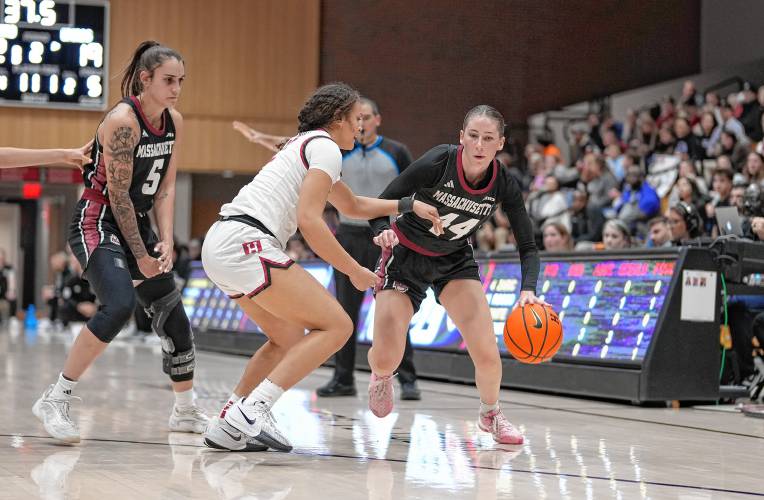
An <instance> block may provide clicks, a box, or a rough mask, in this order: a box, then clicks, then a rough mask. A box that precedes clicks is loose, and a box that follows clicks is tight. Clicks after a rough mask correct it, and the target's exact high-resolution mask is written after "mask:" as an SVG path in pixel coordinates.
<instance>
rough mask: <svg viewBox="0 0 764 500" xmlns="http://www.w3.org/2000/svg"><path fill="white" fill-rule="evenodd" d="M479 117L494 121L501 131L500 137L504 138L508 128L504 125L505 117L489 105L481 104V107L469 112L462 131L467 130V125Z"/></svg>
mask: <svg viewBox="0 0 764 500" xmlns="http://www.w3.org/2000/svg"><path fill="white" fill-rule="evenodd" d="M478 116H487V117H488V118H490V119H491V120H494V121H495V122H496V127H497V128H498V129H499V135H501V137H504V128H505V127H506V124H505V123H504V117H503V116H502V115H501V113H499V111H498V110H497V109H496V108H494V107H493V106H489V105H487V104H481V105H480V106H475V107H474V108H472V109H471V110H469V111H468V112H467V116H465V117H464V124H463V125H462V130H465V129H466V128H467V123H468V122H469V121H470V120H472V119H473V118H476V117H478Z"/></svg>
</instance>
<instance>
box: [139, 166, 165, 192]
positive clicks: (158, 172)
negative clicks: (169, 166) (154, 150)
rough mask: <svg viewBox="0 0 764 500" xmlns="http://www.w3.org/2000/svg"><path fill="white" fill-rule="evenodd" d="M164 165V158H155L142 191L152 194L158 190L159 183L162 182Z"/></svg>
mask: <svg viewBox="0 0 764 500" xmlns="http://www.w3.org/2000/svg"><path fill="white" fill-rule="evenodd" d="M162 167H164V158H159V159H158V160H154V165H152V166H151V170H150V171H149V175H147V176H146V182H145V183H144V184H143V186H141V193H143V194H147V195H149V196H151V195H153V194H154V193H156V192H157V189H159V183H160V182H162Z"/></svg>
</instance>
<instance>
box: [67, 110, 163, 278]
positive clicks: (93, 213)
mask: <svg viewBox="0 0 764 500" xmlns="http://www.w3.org/2000/svg"><path fill="white" fill-rule="evenodd" d="M121 102H123V103H125V104H127V105H129V106H130V107H131V108H132V109H133V112H134V113H135V117H136V119H137V120H138V125H139V132H138V133H139V134H140V139H139V141H138V143H137V144H136V146H135V149H134V150H133V178H132V182H131V183H130V191H129V194H130V200H131V201H132V202H133V207H134V208H135V214H136V217H137V219H138V225H139V229H140V231H141V236H142V238H143V239H144V243H146V242H147V240H148V239H149V238H150V239H152V241H153V239H155V235H153V231H151V225H150V224H149V223H148V222H149V221H148V218H147V217H146V213H147V212H148V211H149V210H151V209H152V208H153V206H154V196H155V195H156V192H157V190H158V189H159V186H160V185H161V184H162V181H163V179H164V177H165V175H166V174H167V170H168V168H169V165H170V158H171V157H172V150H173V145H174V144H175V124H174V123H173V121H172V116H171V115H170V111H169V109H165V110H164V112H163V113H162V127H161V128H160V129H157V128H154V127H153V126H152V125H151V123H149V121H148V119H147V118H146V116H145V115H144V114H143V110H142V109H141V104H140V102H139V101H138V99H137V98H135V97H132V96H131V97H127V98H124V99H122V101H121ZM110 139H111V138H109V137H106V138H104V140H105V142H106V143H107V144H108V141H109V140H110ZM103 146H104V145H103V144H102V143H101V141H99V140H98V134H97V133H96V137H95V140H94V142H93V151H92V153H91V158H92V160H93V161H92V163H90V164H88V165H86V166H85V171H84V173H83V180H84V182H85V191H84V192H83V194H82V198H81V199H80V201H79V202H78V203H77V207H76V208H75V211H74V216H73V217H72V221H71V224H70V226H69V244H70V246H71V247H72V250H73V251H74V252H75V254H77V255H78V256H82V259H81V262H83V268H84V267H85V263H86V262H87V260H88V258H89V256H90V254H91V253H92V252H93V251H94V250H95V249H96V248H98V247H99V246H101V245H107V246H108V245H117V246H122V247H123V248H124V249H125V251H126V252H129V249H128V248H127V245H126V244H125V242H124V238H123V236H122V233H121V232H120V230H119V226H118V224H117V220H116V219H115V217H114V214H113V213H112V211H111V206H110V204H109V185H108V182H107V180H106V164H105V159H104V154H103ZM143 226H146V227H143ZM152 248H153V247H152Z"/></svg>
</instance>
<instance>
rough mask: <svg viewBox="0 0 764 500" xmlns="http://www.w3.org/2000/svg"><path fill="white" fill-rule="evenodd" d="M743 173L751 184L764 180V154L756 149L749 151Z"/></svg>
mask: <svg viewBox="0 0 764 500" xmlns="http://www.w3.org/2000/svg"><path fill="white" fill-rule="evenodd" d="M743 175H744V176H745V180H746V182H747V183H749V184H752V183H756V184H759V183H761V181H763V180H764V156H762V155H761V154H760V153H757V152H756V151H751V152H750V153H748V158H747V159H746V162H745V168H743Z"/></svg>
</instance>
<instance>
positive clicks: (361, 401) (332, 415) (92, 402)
mask: <svg viewBox="0 0 764 500" xmlns="http://www.w3.org/2000/svg"><path fill="white" fill-rule="evenodd" d="M70 343H71V336H70V334H69V333H68V332H67V333H49V332H45V331H40V332H36V334H34V335H33V334H31V333H25V332H22V331H20V330H19V329H18V328H16V329H9V328H7V327H5V328H2V329H0V377H1V380H0V386H2V387H3V388H4V395H3V404H2V405H0V443H2V448H0V484H2V485H3V488H2V493H0V498H30V497H41V498H99V499H102V498H109V497H111V498H141V499H149V498H223V499H233V498H267V499H281V498H311V499H315V498H330V497H334V498H343V499H345V498H364V499H366V498H371V499H393V498H395V499H398V498H407V497H411V498H438V499H441V498H480V499H483V498H568V499H578V498H624V499H630V498H679V497H682V498H737V497H740V498H742V497H744V495H745V494H748V495H759V496H764V487H762V485H761V481H760V478H759V476H760V474H759V473H758V472H757V471H758V470H759V465H758V461H757V460H755V459H753V457H761V456H764V420H759V419H751V418H746V417H743V416H742V415H740V414H732V413H722V412H710V411H700V410H694V409H690V408H686V409H681V410H669V409H663V408H638V407H633V406H626V405H615V404H610V403H604V402H598V401H589V400H578V399H570V398H562V397H554V396H548V395H539V394H532V393H522V392H510V391H504V392H503V393H502V398H501V399H502V404H503V407H504V409H505V412H506V413H507V415H508V417H509V418H510V419H511V420H512V421H513V422H514V423H515V424H516V425H518V426H519V427H520V428H521V429H522V431H523V432H524V433H525V436H526V442H525V444H524V445H522V446H519V447H513V448H501V447H499V446H496V445H495V444H494V443H493V441H492V439H491V437H490V436H489V435H488V434H485V433H482V432H480V431H478V429H477V425H476V422H475V417H476V413H477V396H476V391H475V390H474V388H471V387H469V386H459V385H449V384H441V383H435V382H427V381H424V382H423V383H422V389H423V398H422V401H417V402H400V401H398V402H396V409H395V410H394V412H393V413H392V414H391V415H389V416H388V417H386V418H384V419H378V418H376V417H374V416H373V415H372V414H371V413H370V412H369V411H368V408H367V407H366V397H365V387H366V383H367V381H368V377H367V376H366V374H360V375H359V377H358V378H359V394H360V396H358V397H353V398H336V399H320V398H317V397H316V396H315V393H314V392H313V389H314V388H315V387H318V386H320V385H321V384H323V383H324V382H325V380H326V379H327V378H328V377H329V371H328V370H323V369H321V370H318V371H317V372H316V373H315V374H313V375H311V376H310V377H308V379H306V380H305V381H303V382H302V383H300V384H299V385H298V387H297V388H295V389H293V390H292V391H289V392H287V394H286V395H285V396H284V397H283V398H282V399H281V400H280V401H279V402H278V404H277V405H276V406H275V408H274V413H275V415H276V418H277V420H278V422H279V425H280V426H281V427H282V428H283V430H284V431H285V432H286V433H287V435H288V436H289V438H290V439H291V440H292V442H293V443H294V445H295V451H294V452H293V453H288V454H286V453H278V452H265V453H249V454H247V453H226V452H218V451H213V450H209V449H207V448H204V447H203V446H202V445H201V439H200V437H199V436H196V435H190V434H177V433H173V434H170V433H168V432H167V431H166V425H167V416H168V414H169V410H170V407H171V405H172V397H171V394H170V392H169V391H170V389H169V384H168V383H167V381H166V379H165V378H164V376H163V374H162V372H161V367H160V364H161V356H160V354H159V346H158V345H150V346H146V345H145V344H143V343H138V342H137V341H131V340H129V339H126V340H118V341H117V342H115V344H114V345H112V346H111V347H110V348H109V349H108V350H107V351H106V353H105V355H104V356H103V357H102V358H100V359H99V360H98V361H97V363H96V364H95V366H94V367H93V370H91V371H90V372H89V373H88V374H87V376H86V377H85V378H84V379H83V380H82V383H81V384H79V386H78V393H79V395H80V396H81V397H82V398H83V401H82V402H81V403H75V405H74V408H73V411H72V413H73V416H74V418H76V419H78V420H79V423H80V426H81V432H82V436H83V443H82V444H81V445H80V446H76V447H66V446H60V445H57V444H55V443H54V442H53V441H52V440H51V439H49V438H48V437H46V435H45V433H44V431H43V430H42V428H41V426H40V425H39V424H38V422H37V421H36V420H35V419H34V418H33V417H32V415H31V405H32V403H33V401H34V399H35V397H37V395H38V393H39V392H40V391H41V389H42V388H43V386H44V384H46V383H49V381H50V380H52V379H53V378H54V376H55V375H56V372H55V370H57V369H58V368H60V366H61V363H62V361H63V358H64V355H65V352H66V349H67V346H68V344H70ZM245 361H246V360H245V359H244V358H242V357H234V356H225V355H219V354H207V353H202V354H200V356H199V363H198V365H199V370H198V377H197V380H198V384H197V393H198V397H199V401H200V403H201V404H202V406H203V407H204V408H205V410H207V411H208V412H209V413H213V412H216V411H217V410H218V409H219V406H220V405H221V403H222V402H223V400H224V399H225V398H226V397H227V396H228V394H230V391H231V388H232V386H233V385H234V383H235V382H236V378H237V377H238V375H239V374H240V373H241V369H242V367H243V365H244V363H245Z"/></svg>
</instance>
